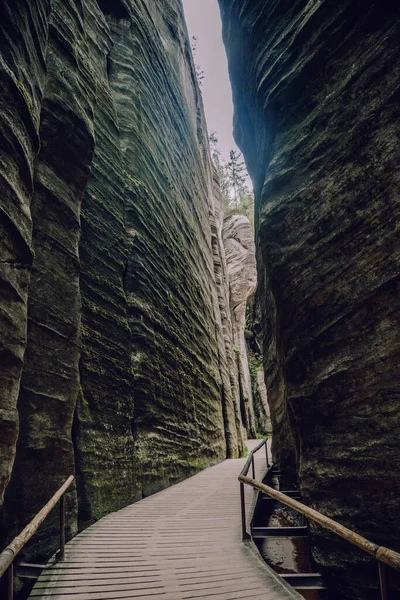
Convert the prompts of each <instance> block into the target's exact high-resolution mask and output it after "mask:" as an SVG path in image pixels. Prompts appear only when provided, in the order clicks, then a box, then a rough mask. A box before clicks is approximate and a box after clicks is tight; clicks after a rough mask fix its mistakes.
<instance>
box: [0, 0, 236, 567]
mask: <svg viewBox="0 0 400 600" xmlns="http://www.w3.org/2000/svg"><path fill="white" fill-rule="evenodd" d="M28 4H29V6H28ZM0 31H1V37H0V45H1V50H2V51H3V54H2V57H1V61H2V62H1V64H0V81H1V88H0V94H1V103H0V106H1V108H0V128H1V134H2V139H3V140H4V143H3V142H2V148H1V161H0V173H1V178H0V189H1V193H2V198H3V202H2V207H1V209H0V215H1V219H0V227H1V237H0V239H1V241H0V243H1V263H0V273H1V274H0V282H1V288H0V289H1V294H0V296H1V298H0V303H1V304H0V307H1V308H0V315H1V323H2V327H1V333H0V336H1V337H0V356H1V369H0V377H1V381H2V383H3V385H2V386H1V391H0V448H1V466H0V478H1V480H0V484H1V485H0V490H1V494H4V491H6V493H5V500H4V507H3V514H2V518H3V532H4V524H5V525H6V530H5V532H4V533H5V537H6V538H10V537H11V536H12V535H13V534H14V533H15V532H16V531H17V530H18V529H20V528H21V526H22V525H23V524H25V523H26V521H27V519H29V517H31V516H32V515H33V514H34V513H36V512H37V510H38V509H39V508H40V507H41V506H42V505H43V504H44V503H45V501H47V500H48V498H49V497H50V496H51V495H52V493H54V491H55V490H56V488H57V487H58V486H59V485H60V484H61V483H62V482H63V480H65V479H66V477H67V476H68V475H69V474H71V473H74V474H75V475H76V489H75V488H74V489H72V490H71V491H70V492H69V494H68V497H67V500H68V504H67V507H68V518H67V520H68V526H69V534H70V535H72V534H73V533H74V532H75V531H76V530H77V528H78V527H84V526H85V525H86V524H88V523H90V522H92V521H93V520H95V519H98V518H100V517H101V516H103V515H104V514H106V513H108V512H110V511H113V510H117V509H119V508H120V507H121V506H123V505H125V504H127V503H129V502H132V501H134V500H135V499H137V498H141V497H142V496H144V495H147V494H150V493H152V492H153V491H155V490H158V489H161V488H162V487H165V486H167V485H170V484H171V483H174V482H176V481H178V480H179V479H182V478H183V477H186V476H188V475H191V474H193V473H195V472H196V471H197V470H199V469H201V468H203V467H205V466H208V465H210V464H213V463H215V462H217V461H219V460H222V459H223V458H224V457H225V456H232V457H234V456H237V455H238V454H240V453H241V452H242V450H243V425H242V422H241V416H240V410H239V401H238V383H237V380H236V375H235V370H234V357H233V351H232V344H229V343H228V340H229V338H230V337H231V336H232V332H231V323H230V317H229V309H228V306H227V301H228V300H227V283H226V282H227V280H226V264H225V256H224V248H223V244H222V237H221V228H222V225H221V211H220V206H219V202H220V200H219V193H218V184H217V181H216V179H215V176H214V173H213V169H212V165H211V160H210V152H209V148H208V141H207V140H208V136H207V131H206V124H205V120H204V115H203V109H202V102H201V95H200V92H199V89H198V86H197V82H196V77H195V68H194V64H193V59H192V56H191V51H190V44H189V40H188V34H187V31H186V26H185V23H184V18H183V12H182V7H181V3H180V1H179V0H167V1H166V2H163V3H161V4H159V3H154V2H153V1H152V0H151V1H150V0H138V1H135V2H132V1H131V0H118V1H115V2H108V1H106V0H98V1H97V0H68V1H67V2H64V1H61V0H52V2H51V3H50V2H47V1H44V0H37V1H36V2H34V3H27V2H26V1H25V0H18V2H15V1H13V2H11V0H10V1H8V0H6V1H5V2H3V5H2V8H1V9H0ZM17 401H18V410H17ZM18 417H19V421H20V430H19V438H18V445H17V450H16V440H17V433H18ZM15 454H16V458H15ZM14 459H15V462H14ZM10 477H11V480H10ZM9 480H10V483H9V484H8V482H9ZM7 484H8V485H7ZM2 497H3V496H2V495H1V499H2ZM56 521H57V515H56V514H54V515H53V516H52V517H51V518H50V519H49V520H47V521H46V523H45V525H44V526H43V527H44V529H43V530H42V531H43V535H42V536H41V537H42V540H43V539H44V540H46V542H45V543H44V544H42V545H41V546H40V551H39V552H37V548H36V546H35V545H34V546H31V548H30V550H29V551H28V552H27V555H26V556H27V557H28V558H29V559H31V560H32V559H41V558H44V557H46V556H48V553H49V552H50V551H51V550H53V549H55V547H56V544H57V529H58V527H57V522H56ZM35 543H36V542H35Z"/></svg>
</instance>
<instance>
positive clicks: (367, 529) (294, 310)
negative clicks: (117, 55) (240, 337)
mask: <svg viewBox="0 0 400 600" xmlns="http://www.w3.org/2000/svg"><path fill="white" fill-rule="evenodd" d="M219 3H220V7H221V14H222V19H223V24H224V38H225V44H226V48H227V53H228V58H229V64H230V74H231V80H232V85H233V93H234V102H235V107H236V124H235V130H236V139H237V142H238V143H239V145H240V146H241V148H242V150H243V152H244V155H245V157H246V161H247V164H248V167H249V171H250V173H251V176H252V178H253V181H254V184H255V193H256V230H257V231H256V235H257V258H258V271H259V274H258V281H259V286H260V288H259V297H260V299H261V304H262V312H263V330H264V365H265V370H266V373H267V377H268V395H269V401H270V404H271V410H272V421H273V428H274V453H275V458H276V459H277V460H279V461H280V462H281V463H282V465H283V466H285V467H286V470H287V471H288V470H291V471H292V472H295V473H298V476H299V478H300V485H301V490H302V493H303V497H304V499H305V501H306V502H308V503H309V504H311V505H312V506H314V507H315V508H317V509H319V510H320V511H321V512H323V513H326V514H328V515H329V516H331V517H333V518H335V519H337V520H338V521H340V522H341V523H343V524H345V525H347V526H349V527H350V528H352V529H354V530H356V531H358V532H359V533H361V534H363V535H365V536H366V537H368V538H370V539H371V540H373V541H375V542H376V543H378V544H385V545H387V546H389V547H391V548H393V549H397V550H399V549H400V547H399V540H398V535H397V532H398V531H399V527H400V521H399V510H398V509H399V500H398V490H399V485H400V479H399V472H400V471H399V466H400V463H399V460H400V458H399V457H400V451H399V450H400V447H399V446H400V442H399V440H400V437H399V433H400V428H399V402H398V400H399V364H398V357H399V350H400V347H399V319H398V315H399V293H398V292H399V272H400V255H399V249H400V244H399V206H400V203H399V181H398V174H397V172H396V169H397V168H398V162H399V148H398V143H397V140H398V139H399V95H398V90H399V83H400V72H399V65H400V60H399V59H400V53H399V40H400V29H399V23H400V19H399V9H398V7H397V5H396V3H392V2H388V1H384V2H377V1H375V0H368V1H367V2H361V1H358V0H345V1H343V2H328V1H324V0H322V1H320V2H312V1H308V0H296V1H290V2H287V1H284V0H281V1H274V2H263V1H262V0H247V1H246V2H241V1H239V0H219ZM312 533H313V553H314V557H315V559H316V561H317V562H318V564H319V565H320V566H322V567H329V568H330V569H334V570H336V577H334V578H333V579H332V582H331V583H332V589H333V590H334V594H336V595H335V597H338V595H339V594H341V596H340V597H346V598H362V599H363V600H365V599H366V598H370V597H375V593H376V592H375V591H374V588H375V589H376V585H377V576H376V573H375V569H373V568H371V566H370V564H369V561H368V560H367V559H366V558H365V556H363V555H362V553H358V552H357V551H355V550H352V549H351V548H349V547H348V546H344V545H342V543H340V542H339V541H337V540H335V539H332V538H331V536H327V534H326V533H325V532H324V531H323V530H320V529H318V528H316V527H312Z"/></svg>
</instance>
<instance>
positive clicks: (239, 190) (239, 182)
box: [227, 150, 247, 208]
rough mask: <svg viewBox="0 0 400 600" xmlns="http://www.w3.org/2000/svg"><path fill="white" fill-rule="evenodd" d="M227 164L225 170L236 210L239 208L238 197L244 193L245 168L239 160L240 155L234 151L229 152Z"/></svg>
mask: <svg viewBox="0 0 400 600" xmlns="http://www.w3.org/2000/svg"><path fill="white" fill-rule="evenodd" d="M229 158H230V160H229V162H228V164H227V169H228V172H229V178H230V183H231V186H232V190H233V198H234V201H235V205H236V208H239V204H240V196H241V195H243V193H244V188H245V187H246V186H245V182H246V175H247V171H246V166H245V164H244V162H243V160H241V158H242V155H241V154H238V153H237V152H236V150H231V151H230V153H229Z"/></svg>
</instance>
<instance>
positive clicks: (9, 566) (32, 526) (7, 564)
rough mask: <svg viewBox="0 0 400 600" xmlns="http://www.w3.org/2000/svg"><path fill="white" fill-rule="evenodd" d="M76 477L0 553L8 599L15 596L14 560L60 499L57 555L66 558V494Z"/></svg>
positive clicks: (58, 557) (1, 573)
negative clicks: (5, 577) (58, 549)
mask: <svg viewBox="0 0 400 600" xmlns="http://www.w3.org/2000/svg"><path fill="white" fill-rule="evenodd" d="M74 479H75V477H74V476H73V475H70V477H68V479H67V480H66V481H65V483H64V484H63V485H62V486H61V487H60V489H59V490H57V492H56V493H55V494H54V496H52V498H51V499H50V500H49V501H48V502H47V504H46V505H45V506H43V508H42V510H41V511H40V512H38V514H37V515H36V516H35V517H34V518H33V519H32V521H31V522H30V523H28V525H27V526H26V527H25V528H24V529H23V530H22V531H21V533H20V534H19V535H17V537H15V538H14V539H13V541H12V542H10V544H8V546H7V548H5V549H4V550H3V552H2V553H1V554H0V577H2V576H3V575H4V573H5V572H6V571H7V573H8V594H7V598H8V600H12V597H13V577H14V573H13V562H14V559H15V558H16V556H17V554H18V553H19V552H20V551H21V550H22V548H23V547H24V546H25V544H26V543H27V542H29V540H30V539H31V537H32V536H33V535H34V534H35V533H36V531H37V530H38V529H39V527H40V525H41V524H42V523H43V521H44V520H45V518H46V517H47V516H48V514H49V513H50V511H51V510H52V509H53V508H54V507H55V505H56V504H57V502H58V501H60V552H59V553H58V555H57V560H59V561H63V560H64V558H65V497H64V494H65V492H66V491H67V490H68V488H69V487H70V485H71V483H72V482H73V481H74Z"/></svg>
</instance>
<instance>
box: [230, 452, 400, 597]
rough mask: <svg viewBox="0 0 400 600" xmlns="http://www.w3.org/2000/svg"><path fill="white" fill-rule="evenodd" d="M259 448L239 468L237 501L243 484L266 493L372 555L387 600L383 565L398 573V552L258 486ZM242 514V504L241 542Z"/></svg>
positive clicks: (315, 511) (284, 496)
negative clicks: (239, 488) (256, 473)
mask: <svg viewBox="0 0 400 600" xmlns="http://www.w3.org/2000/svg"><path fill="white" fill-rule="evenodd" d="M266 442H267V440H264V443H265V444H266ZM262 445H263V444H259V445H258V446H257V447H256V448H254V450H252V451H251V452H250V454H249V457H248V459H247V461H246V464H245V466H244V467H243V469H242V471H241V473H240V475H239V477H238V479H239V481H240V486H241V498H242V497H243V500H244V489H242V488H244V485H245V484H246V485H250V486H251V487H253V488H254V489H256V490H258V491H260V492H263V493H265V494H267V495H268V496H270V497H271V498H275V500H277V501H278V502H281V503H282V504H285V505H286V506H289V507H290V508H293V509H294V510H296V511H297V512H299V513H300V514H302V515H304V516H305V517H307V518H309V519H311V520H312V521H314V522H315V523H318V524H319V525H321V526H322V527H324V528H325V529H329V530H330V531H333V533H336V535H338V536H340V537H342V538H343V539H345V540H346V541H348V542H350V543H351V544H353V545H355V546H358V547H359V548H361V550H364V552H367V553H368V554H370V555H371V556H373V557H374V558H375V559H376V560H377V561H378V567H379V584H380V591H381V600H387V593H388V592H387V583H386V574H385V569H384V565H389V566H390V567H393V568H394V569H397V570H399V571H400V554H399V553H398V552H395V551H394V550H390V548H386V547H385V546H379V545H378V544H375V543H374V542H371V541H370V540H367V539H366V538H365V537H363V536H362V535H359V534H358V533H355V532H354V531H352V530H351V529H348V528H347V527H344V526H343V525H341V524H340V523H338V522H337V521H334V520H333V519H331V518H329V517H327V516H326V515H323V514H322V513H320V512H318V511H317V510H314V509H313V508H310V507H309V506H306V505H305V504H303V503H302V502H299V501H298V500H295V499H294V498H291V497H289V496H287V495H286V494H283V493H282V492H279V491H278V490H275V489H274V488H272V487H270V486H268V485H265V484H264V483H261V482H260V481H257V480H256V479H255V470H254V454H255V453H256V452H257V451H258V450H259V449H260V448H261V447H262ZM265 447H267V446H265ZM250 464H252V465H253V477H252V478H250V477H247V473H248V470H249V468H250ZM267 466H269V465H268V453H267ZM244 512H245V506H244V502H242V528H243V524H244V529H243V539H244V540H245V539H249V538H251V535H249V534H248V533H247V528H246V515H245V514H243V513H244Z"/></svg>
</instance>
